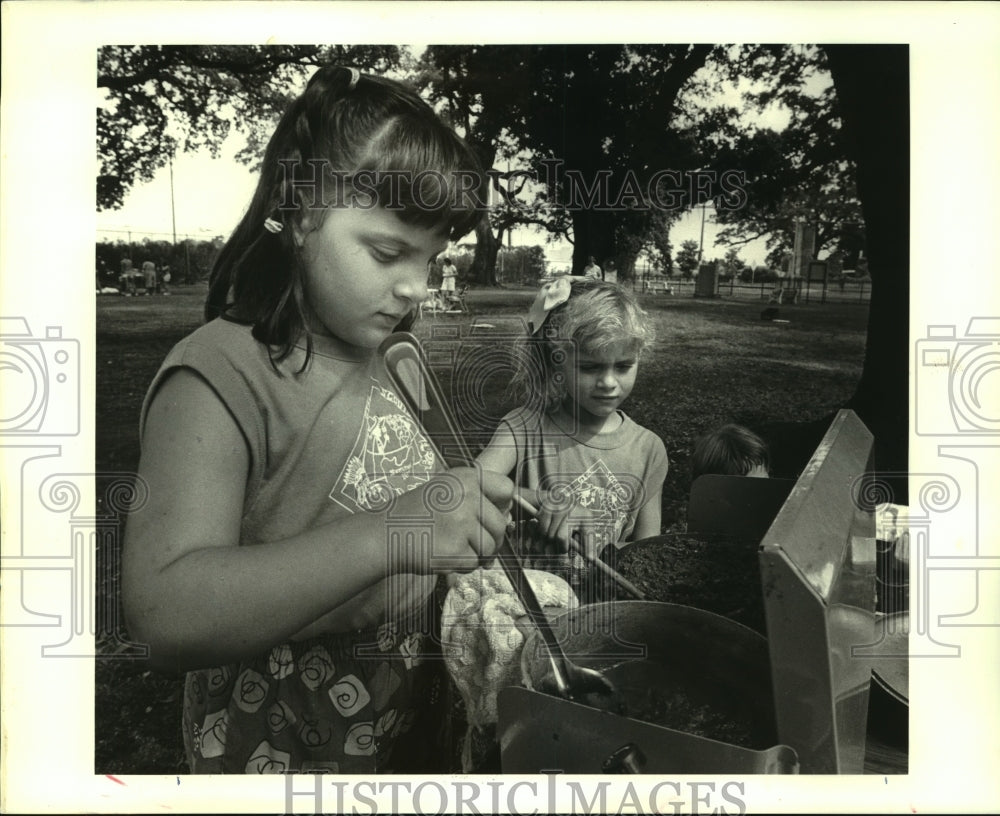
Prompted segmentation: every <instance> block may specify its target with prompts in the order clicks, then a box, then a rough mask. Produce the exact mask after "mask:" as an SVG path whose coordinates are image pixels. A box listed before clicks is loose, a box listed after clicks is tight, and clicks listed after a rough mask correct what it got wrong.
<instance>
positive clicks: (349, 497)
mask: <svg viewBox="0 0 1000 816" xmlns="http://www.w3.org/2000/svg"><path fill="white" fill-rule="evenodd" d="M250 332H251V330H250V327H249V326H247V325H243V324H239V323H235V322H232V321H229V320H224V319H217V320H214V321H212V322H210V323H208V324H206V325H205V326H202V327H201V328H199V329H197V330H196V331H195V332H193V333H192V334H191V335H189V336H188V337H186V338H185V339H183V340H182V341H181V342H180V343H178V344H177V346H175V347H174V348H173V350H171V352H170V353H169V354H168V356H167V358H166V360H165V361H164V363H163V365H162V366H161V368H160V371H159V372H158V374H157V375H156V377H155V379H154V381H153V383H152V385H151V387H150V389H149V392H148V394H147V396H146V402H145V405H144V407H143V414H142V416H143V423H144V421H145V416H146V408H147V407H148V405H149V402H150V400H151V398H152V396H153V394H154V393H155V392H156V390H157V388H158V387H159V385H160V384H161V383H162V382H163V380H164V378H165V377H167V376H168V375H169V374H170V373H171V372H172V371H174V370H176V369H177V368H180V367H184V368H189V369H192V370H194V371H196V372H197V373H198V374H199V375H201V376H202V377H203V378H204V379H205V380H206V381H207V382H208V383H209V385H211V387H212V388H213V389H214V390H215V392H216V394H217V395H218V396H219V398H220V399H221V400H222V402H223V403H224V404H225V406H226V407H227V409H228V410H229V412H230V414H231V415H232V417H233V419H234V420H235V421H236V424H237V425H238V426H239V428H240V431H241V432H242V434H243V436H244V438H245V439H246V443H247V448H248V450H249V452H250V473H249V475H248V478H247V486H246V499H245V502H244V507H243V518H242V522H241V530H240V544H241V545H244V546H253V545H257V544H263V543H265V542H269V541H280V540H282V539H285V538H288V537H290V536H294V535H297V534H299V533H301V532H303V531H305V530H309V529H312V528H315V527H318V526H320V525H323V524H326V523H328V522H330V521H333V520H335V519H337V518H338V517H343V516H346V515H349V514H353V513H361V512H382V511H384V510H388V516H387V522H386V536H387V540H386V544H387V547H388V546H389V545H390V544H391V543H392V542H391V541H390V538H391V537H392V536H394V535H402V534H404V531H409V532H410V533H413V532H414V528H418V529H416V534H418V535H419V534H421V532H423V533H425V534H426V536H427V537H428V539H430V537H432V536H433V529H432V526H431V525H430V524H429V522H428V525H427V529H426V530H425V531H421V530H419V520H414V519H411V518H407V519H400V525H399V527H398V528H397V527H395V526H394V525H393V515H392V503H393V499H394V497H395V496H398V495H400V494H402V493H405V492H406V491H408V490H411V489H413V488H415V487H419V486H420V485H422V484H424V483H426V482H427V481H429V480H430V479H431V478H432V477H433V475H434V474H435V473H437V472H440V470H441V467H440V466H439V464H438V463H437V461H436V457H435V453H434V451H433V449H432V448H431V445H430V444H429V442H428V441H427V438H426V437H425V435H424V434H423V433H422V431H421V430H420V428H419V426H418V425H417V424H416V422H415V421H414V420H413V419H412V417H411V416H410V414H409V413H408V412H407V410H406V408H405V406H404V404H403V403H402V401H401V400H400V398H399V396H398V395H397V394H396V393H395V392H394V391H393V390H392V389H391V387H389V385H388V382H389V380H388V378H387V377H386V376H385V373H384V370H383V369H382V368H381V363H380V360H379V359H377V358H375V357H374V356H372V357H369V358H367V359H363V360H352V359H344V356H343V352H341V351H339V350H338V349H337V348H336V347H334V346H333V345H332V344H331V343H328V342H325V341H324V339H323V338H315V339H314V349H313V356H312V358H311V360H310V362H309V364H308V366H307V367H306V369H305V370H304V371H302V372H299V368H301V366H302V361H303V359H304V355H305V351H304V348H296V349H294V350H293V353H292V354H291V355H290V356H289V357H287V358H286V359H285V360H283V361H281V362H280V363H278V364H277V369H278V370H277V371H276V370H275V368H274V367H273V366H272V363H271V360H270V359H269V356H268V351H267V348H266V347H265V346H264V345H263V344H261V343H259V342H258V341H256V340H255V339H254V338H253V337H252V335H251V333H250ZM338 354H339V355H340V356H337V355H338ZM205 430H206V432H211V429H210V428H206V429H205ZM386 581H388V582H389V585H388V586H387V585H386ZM386 581H382V582H380V583H379V584H376V585H375V586H373V587H372V588H371V589H369V590H368V591H367V592H366V593H364V594H362V595H360V596H357V597H356V598H354V599H352V600H351V601H349V602H347V603H345V604H342V605H341V606H340V607H338V608H337V609H335V610H333V611H332V612H331V613H329V614H328V615H327V616H326V617H325V618H323V619H322V620H321V621H318V622H317V623H316V624H314V626H312V627H310V629H309V631H308V634H310V635H312V634H320V633H321V632H346V631H354V630H358V629H362V628H368V627H371V626H378V625H379V624H381V623H383V622H385V620H386V619H390V620H391V619H403V618H406V617H407V615H408V614H409V613H410V612H412V611H413V610H414V609H417V608H419V607H421V606H422V605H423V604H424V603H425V602H426V600H427V598H428V597H429V596H430V594H431V593H432V591H433V586H434V582H435V576H433V575H426V576H424V575H420V576H417V575H394V576H392V577H390V578H388V579H386ZM387 598H391V599H393V602H392V603H390V605H394V606H396V608H395V609H386V608H385V607H386V604H387V600H386V599H387Z"/></svg>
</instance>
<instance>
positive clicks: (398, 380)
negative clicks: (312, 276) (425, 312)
mask: <svg viewBox="0 0 1000 816" xmlns="http://www.w3.org/2000/svg"><path fill="white" fill-rule="evenodd" d="M379 350H380V352H381V353H382V355H383V358H384V361H385V367H386V371H387V372H388V374H389V378H390V379H391V380H392V382H393V384H394V385H395V386H396V388H397V389H398V390H399V392H400V393H401V394H402V395H403V397H404V399H405V400H406V401H407V403H408V404H409V406H410V409H411V410H412V411H413V412H414V414H415V416H416V418H417V420H418V421H419V422H420V424H421V426H422V427H423V428H424V430H425V431H426V432H427V434H428V436H429V437H430V441H431V444H432V445H434V446H435V448H436V449H437V450H438V451H439V453H440V455H441V458H442V459H443V460H444V461H445V463H446V464H447V465H448V466H449V467H457V466H463V465H464V466H469V465H474V464H475V459H474V457H473V456H472V452H471V451H470V450H469V448H468V446H467V445H466V443H465V438H464V436H463V435H462V433H461V430H460V428H459V426H458V423H457V421H456V420H455V417H454V415H453V414H452V412H451V409H450V408H449V406H448V403H447V401H446V400H445V399H444V397H443V396H442V393H441V389H440V386H439V385H438V383H437V378H436V377H435V376H434V373H433V371H431V369H430V368H429V367H428V365H427V361H426V359H425V357H424V353H423V348H422V346H421V345H420V341H419V340H417V338H416V337H414V336H413V335H412V334H410V333H408V332H396V333H394V334H391V335H390V336H389V337H388V338H386V340H385V341H383V343H382V346H381V347H380V349H379ZM522 501H523V499H522ZM529 507H530V505H529ZM496 556H497V560H498V561H499V562H500V566H501V567H502V569H503V571H504V573H505V574H506V576H507V578H508V580H509V581H510V583H511V585H512V586H513V587H514V591H515V592H516V593H517V597H518V599H519V600H520V601H521V604H522V606H524V610H525V612H526V613H527V615H528V618H529V619H530V620H531V622H532V624H534V626H535V629H536V630H537V631H538V633H539V635H540V637H541V638H542V641H543V642H544V644H545V648H546V649H547V652H548V660H549V664H550V667H551V681H550V682H551V687H552V688H554V690H555V691H556V693H557V694H558V695H559V696H560V697H565V698H566V699H570V700H576V701H581V702H582V701H584V700H590V701H593V698H592V696H591V695H594V694H597V695H600V696H607V697H611V698H612V699H613V698H614V696H615V688H614V686H613V685H612V684H611V683H610V681H608V679H607V678H606V677H604V675H602V674H601V673H600V672H598V671H595V670H594V669H589V668H584V667H582V666H578V665H576V664H575V663H573V662H572V661H571V660H569V659H568V658H567V657H566V655H565V654H564V653H563V650H562V647H561V646H560V645H559V641H558V640H557V639H556V636H555V634H554V633H553V632H552V629H551V627H550V626H549V620H548V617H547V616H546V615H545V611H544V610H543V609H542V605H541V604H540V603H539V601H538V597H537V596H536V595H535V591H534V589H532V587H531V584H530V583H529V582H528V579H527V576H526V575H525V573H524V569H523V568H522V566H521V562H520V560H519V559H518V557H517V554H516V553H515V552H514V548H513V546H512V545H511V542H510V537H509V535H504V538H503V541H502V542H501V543H500V546H499V547H498V548H497V551H496Z"/></svg>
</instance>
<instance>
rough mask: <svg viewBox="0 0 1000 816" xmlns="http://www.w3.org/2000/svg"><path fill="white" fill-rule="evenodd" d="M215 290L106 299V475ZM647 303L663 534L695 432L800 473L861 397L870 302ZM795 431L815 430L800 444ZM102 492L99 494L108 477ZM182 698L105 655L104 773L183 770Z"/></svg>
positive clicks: (512, 312) (507, 308) (683, 488)
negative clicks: (845, 408) (753, 439)
mask: <svg viewBox="0 0 1000 816" xmlns="http://www.w3.org/2000/svg"><path fill="white" fill-rule="evenodd" d="M206 293H207V287H205V286H204V285H200V286H191V287H177V288H176V289H175V290H174V291H173V293H172V294H171V296H170V297H162V296H156V297H134V298H123V297H114V296H101V297H99V298H98V302H97V450H96V459H97V461H96V466H97V468H96V469H97V472H98V473H108V474H110V473H130V472H134V471H135V469H136V466H137V464H138V456H139V436H138V417H139V411H140V407H141V405H142V399H143V396H144V394H145V391H146V387H147V385H148V384H149V382H150V380H151V379H152V377H153V375H154V374H155V373H156V370H157V368H158V367H159V365H160V363H161V361H162V360H163V358H164V356H165V355H166V353H167V352H168V351H169V349H170V348H171V346H172V345H173V344H174V343H175V342H177V340H179V339H180V338H181V337H183V336H184V335H186V334H187V333H189V332H190V331H192V330H193V329H194V328H196V327H197V326H199V325H200V324H201V322H202V318H201V309H202V306H203V304H204V299H205V295H206ZM533 294H534V290H528V289H524V290H514V289H508V290H497V291H472V292H470V293H469V295H468V297H467V302H468V304H469V306H470V308H471V310H472V315H471V316H466V315H451V314H448V315H437V316H434V317H431V316H425V317H424V318H423V319H422V320H420V321H419V322H418V323H417V325H416V327H415V329H414V333H415V334H417V335H418V336H419V337H421V339H424V340H428V339H432V333H433V334H434V335H435V336H440V333H441V330H447V328H448V327H451V328H452V329H456V330H459V331H461V332H463V333H464V332H465V331H467V330H468V327H469V326H470V325H471V324H472V323H473V322H484V323H485V322H489V321H491V320H493V321H495V320H496V319H497V318H503V317H508V318H514V317H519V316H521V315H523V314H524V313H525V311H526V309H527V306H528V304H529V303H530V301H531V298H532V297H533ZM641 300H642V302H643V304H644V306H646V308H647V309H648V311H649V312H650V314H651V315H652V316H653V318H654V320H655V324H656V329H657V341H656V345H655V348H654V350H653V352H652V353H651V354H650V355H649V356H648V357H647V358H646V359H644V360H643V362H642V363H641V364H640V369H639V375H638V379H637V383H636V386H635V390H634V391H633V393H632V396H631V398H630V399H629V401H628V402H627V403H626V404H625V406H624V409H625V410H626V412H627V413H628V414H629V415H630V416H631V417H632V418H633V419H634V420H635V421H636V422H638V423H639V424H641V425H644V426H645V427H647V428H649V429H650V430H653V431H655V432H656V433H658V434H659V435H660V436H661V437H662V438H663V441H664V443H665V444H666V447H667V452H668V454H669V457H670V463H671V464H670V472H669V473H668V475H667V480H666V483H665V485H664V491H663V530H664V532H673V531H680V530H683V528H684V524H685V507H686V502H687V495H688V490H689V488H690V481H691V480H690V476H689V474H688V455H689V451H690V449H691V446H692V444H693V443H694V440H695V439H696V438H697V436H698V435H700V434H701V433H703V432H705V431H707V430H709V429H711V428H712V427H714V426H716V425H719V424H721V423H723V422H729V421H734V422H739V423H742V424H744V425H747V426H749V427H751V428H753V429H755V430H757V431H758V432H760V433H761V434H762V435H763V436H764V437H765V438H766V439H767V440H768V441H769V442H770V444H771V446H772V454H773V458H774V465H775V467H774V475H775V476H789V477H792V476H794V475H796V472H797V468H799V467H801V465H802V464H804V463H805V460H806V458H807V457H808V455H809V454H810V453H811V452H812V449H813V446H814V444H815V441H818V438H819V437H818V436H816V435H815V434H816V431H817V428H819V429H822V428H823V427H825V426H823V420H825V419H827V418H828V417H830V416H831V415H832V414H833V413H834V412H835V411H836V410H837V409H838V408H839V407H841V406H842V405H843V404H844V403H845V402H846V401H847V400H848V399H850V397H851V395H852V394H853V392H854V388H855V386H856V384H857V381H858V378H859V376H860V373H861V366H862V360H863V357H864V349H865V327H866V323H867V318H868V314H867V304H861V303H845V304H826V305H818V304H805V305H798V306H782V307H781V314H780V317H781V318H782V319H784V320H787V321H788V322H787V323H773V322H765V321H762V320H761V319H760V311H761V309H762V307H763V304H761V303H759V302H752V301H737V300H729V299H726V298H724V297H723V298H718V299H713V300H704V299H694V298H678V297H668V296H664V295H644V296H642V298H641ZM435 327H439V330H438V331H436V332H435V331H433V330H434V329H435ZM443 379H445V380H446V379H447V378H443ZM491 387H493V388H495V389H498V388H499V383H495V384H493V386H491ZM497 393H499V391H497ZM788 423H796V424H797V425H796V426H798V427H801V428H803V429H806V430H805V431H803V433H802V434H799V435H798V436H797V435H796V434H795V433H794V432H793V431H792V430H790V428H794V427H796V426H789V425H788ZM820 433H821V430H820ZM104 481H105V483H106V482H107V479H105V480H104ZM97 487H98V496H101V495H102V490H103V486H102V484H101V483H100V481H99V483H98V485H97ZM116 558H117V554H116V553H114V552H111V553H100V554H99V567H100V566H101V565H102V564H101V563H100V562H101V561H103V563H105V564H108V565H109V567H110V569H109V570H108V571H105V570H100V571H99V572H98V574H99V575H105V574H107V575H109V576H111V578H109V579H108V580H109V583H108V584H106V585H105V586H103V587H100V588H99V593H100V592H105V593H106V592H108V591H112V590H111V587H112V586H113V581H114V576H116V574H117V573H116V570H115V561H116ZM181 693H182V679H181V678H177V677H167V676H163V675H159V674H156V673H152V672H150V671H149V670H148V669H147V667H146V666H145V664H144V662H143V661H142V660H134V659H133V660H128V659H117V660H116V659H102V660H98V661H97V663H96V701H95V703H96V708H95V729H96V747H95V766H96V767H95V772H96V773H111V774H114V773H148V774H151V773H156V774H175V773H185V772H186V767H185V764H184V761H183V750H182V746H181V740H180V736H181V735H180V711H181V696H182V695H181Z"/></svg>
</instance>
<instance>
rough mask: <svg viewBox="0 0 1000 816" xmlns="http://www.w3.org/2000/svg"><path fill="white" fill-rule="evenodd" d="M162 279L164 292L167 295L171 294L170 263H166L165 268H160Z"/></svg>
mask: <svg viewBox="0 0 1000 816" xmlns="http://www.w3.org/2000/svg"><path fill="white" fill-rule="evenodd" d="M160 272H161V274H160V281H161V283H162V292H163V294H165V295H169V294H170V264H164V265H163V268H162V269H161V270H160Z"/></svg>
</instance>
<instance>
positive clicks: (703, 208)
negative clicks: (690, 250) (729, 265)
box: [695, 201, 708, 273]
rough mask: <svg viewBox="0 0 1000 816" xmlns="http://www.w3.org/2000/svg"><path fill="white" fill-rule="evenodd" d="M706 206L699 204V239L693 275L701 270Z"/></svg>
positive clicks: (703, 203) (704, 202)
mask: <svg viewBox="0 0 1000 816" xmlns="http://www.w3.org/2000/svg"><path fill="white" fill-rule="evenodd" d="M707 205H708V202H707V201H703V202H702V203H701V237H700V238H699V239H698V269H696V270H695V273H697V271H698V270H699V269H701V254H702V248H703V247H704V246H705V207H706V206H707Z"/></svg>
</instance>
